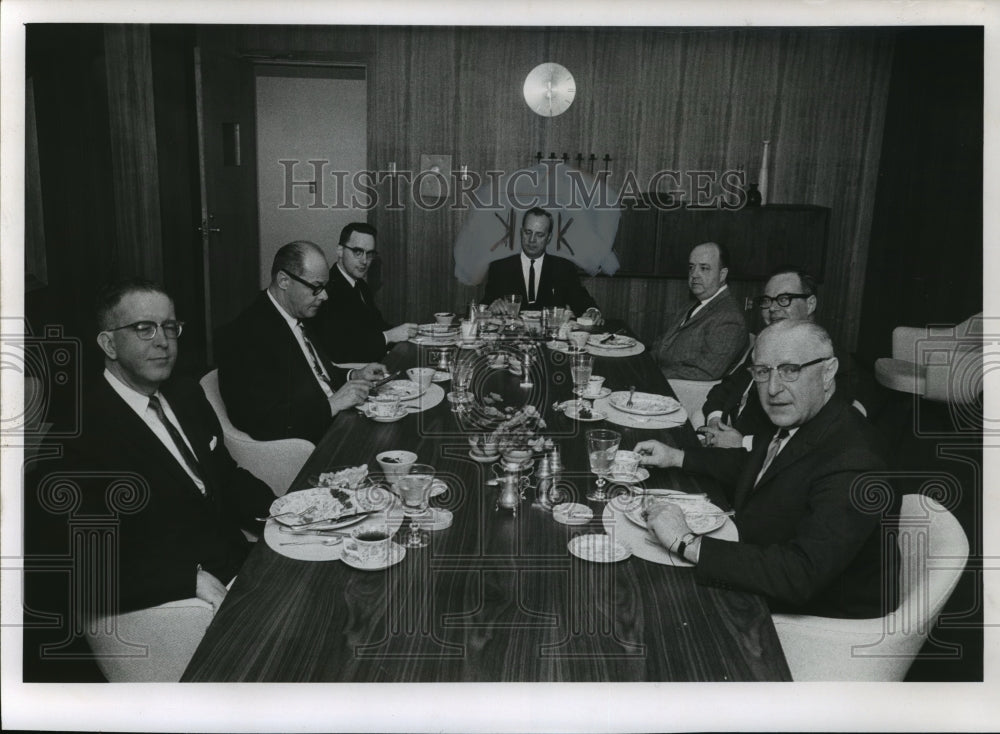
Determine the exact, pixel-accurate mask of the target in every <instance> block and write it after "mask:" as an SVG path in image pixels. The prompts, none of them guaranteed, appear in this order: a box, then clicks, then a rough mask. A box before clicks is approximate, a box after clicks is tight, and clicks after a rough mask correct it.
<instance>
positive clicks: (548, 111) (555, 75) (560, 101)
mask: <svg viewBox="0 0 1000 734" xmlns="http://www.w3.org/2000/svg"><path fill="white" fill-rule="evenodd" d="M575 96H576V82H575V81H573V75H572V74H570V73H569V69H567V68H566V67H565V66H563V65H562V64H555V63H552V62H551V61H550V62H546V63H544V64H539V65H538V66H536V67H535V68H534V69H532V70H531V71H530V72H528V76H527V77H525V79H524V101H525V102H527V103H528V107H530V108H531V109H532V110H534V111H535V112H537V113H538V114H539V115H542V116H543V117H555V116H556V115H561V114H562V113H563V112H565V111H566V110H568V109H569V106H570V105H571V104H573V98H574V97H575Z"/></svg>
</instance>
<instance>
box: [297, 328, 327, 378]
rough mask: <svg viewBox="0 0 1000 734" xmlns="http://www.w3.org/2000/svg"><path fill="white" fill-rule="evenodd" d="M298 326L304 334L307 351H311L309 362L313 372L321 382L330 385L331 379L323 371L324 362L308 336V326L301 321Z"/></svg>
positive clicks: (303, 339)
mask: <svg viewBox="0 0 1000 734" xmlns="http://www.w3.org/2000/svg"><path fill="white" fill-rule="evenodd" d="M298 326H299V331H301V332H302V341H303V342H305V345H306V349H307V350H308V351H309V356H310V357H311V359H310V360H309V361H310V362H312V368H313V372H315V373H316V377H318V378H319V379H320V381H322V382H324V383H326V384H327V385H329V384H330V377H329V375H327V374H326V370H324V369H323V360H321V359H320V358H319V352H317V351H316V347H314V346H313V343H312V342H311V341H310V340H309V337H308V336H306V325H305V324H303V323H302V322H301V321H299V322H298Z"/></svg>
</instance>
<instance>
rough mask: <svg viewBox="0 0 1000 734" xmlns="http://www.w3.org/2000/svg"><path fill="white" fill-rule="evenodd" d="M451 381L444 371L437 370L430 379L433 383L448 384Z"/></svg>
mask: <svg viewBox="0 0 1000 734" xmlns="http://www.w3.org/2000/svg"><path fill="white" fill-rule="evenodd" d="M450 379H451V375H450V374H449V373H447V372H445V371H444V370H437V371H436V372H435V373H434V377H432V378H431V380H432V381H433V382H448V380H450Z"/></svg>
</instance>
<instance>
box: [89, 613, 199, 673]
mask: <svg viewBox="0 0 1000 734" xmlns="http://www.w3.org/2000/svg"><path fill="white" fill-rule="evenodd" d="M211 621H212V605H211V604H209V603H208V602H206V601H202V600H201V599H197V598H191V599H181V600H179V601H172V602H167V603H166V604H161V605H160V606H157V607H151V608H149V609H139V610H137V611H134V612H126V613H124V614H115V615H109V616H106V617H99V618H97V619H94V620H91V621H90V623H88V624H87V625H86V627H85V630H84V635H85V637H86V638H87V643H88V644H89V645H90V648H91V650H93V652H94V659H95V662H96V663H97V667H98V668H100V670H101V672H102V673H103V674H104V677H105V678H107V679H108V681H110V682H111V683H137V682H164V683H170V682H176V681H179V680H180V679H181V675H183V674H184V670H185V668H187V665H188V663H189V662H190V661H191V657H192V656H193V655H194V651H195V650H196V649H197V648H198V645H199V644H200V643H201V639H202V637H204V636H205V630H206V629H208V625H209V623H210V622H211Z"/></svg>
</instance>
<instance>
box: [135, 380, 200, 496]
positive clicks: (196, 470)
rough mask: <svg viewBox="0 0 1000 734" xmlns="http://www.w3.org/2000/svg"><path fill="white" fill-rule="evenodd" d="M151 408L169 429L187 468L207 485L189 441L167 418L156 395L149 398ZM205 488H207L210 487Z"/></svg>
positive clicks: (168, 431) (171, 438)
mask: <svg viewBox="0 0 1000 734" xmlns="http://www.w3.org/2000/svg"><path fill="white" fill-rule="evenodd" d="M149 407H150V408H151V409H152V411H153V412H154V413H155V414H156V417H157V418H159V420H160V423H162V424H163V426H164V427H165V428H166V429H167V433H168V434H170V440H171V441H173V442H174V446H176V447H177V450H178V451H179V452H180V454H181V457H182V458H183V459H184V463H185V464H187V468H188V469H189V470H190V472H191V473H192V474H193V475H194V476H196V477H198V480H199V481H200V482H201V483H202V484H205V478H204V477H203V476H202V473H201V467H200V466H199V465H198V459H197V458H196V457H195V455H194V454H193V453H192V452H191V449H190V448H188V445H187V441H185V440H184V437H183V436H182V435H181V432H180V431H179V430H178V429H177V426H175V425H174V424H173V423H171V422H170V419H169V418H167V414H166V413H164V412H163V405H162V404H161V403H160V399H159V398H158V397H157V396H156V395H150V396H149ZM205 486H206V487H207V486H208V485H205Z"/></svg>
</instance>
